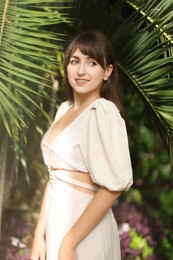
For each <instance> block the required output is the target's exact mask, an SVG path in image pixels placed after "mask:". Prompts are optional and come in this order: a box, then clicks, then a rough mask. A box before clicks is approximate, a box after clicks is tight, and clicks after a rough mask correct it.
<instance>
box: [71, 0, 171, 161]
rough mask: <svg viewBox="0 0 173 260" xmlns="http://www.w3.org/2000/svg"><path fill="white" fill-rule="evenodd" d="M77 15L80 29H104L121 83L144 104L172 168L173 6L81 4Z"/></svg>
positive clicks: (156, 0) (164, 0)
mask: <svg viewBox="0 0 173 260" xmlns="http://www.w3.org/2000/svg"><path fill="white" fill-rule="evenodd" d="M81 6H83V9H82V8H81ZM89 9H90V10H91V11H90V19H88V15H87V10H89ZM82 10H83V11H82ZM73 15H74V17H75V18H76V27H78V28H80V30H84V29H85V30H86V29H95V30H101V31H103V32H104V33H105V34H107V35H108V37H109V38H110V40H111V41H112V43H113V46H114V48H115V51H116V56H117V60H118V67H119V70H120V75H121V79H123V80H122V84H123V85H124V86H126V89H128V90H129V91H131V88H133V89H134V91H135V92H137V93H138V95H139V97H140V99H141V100H142V101H143V103H144V105H145V109H146V113H147V115H149V116H150V117H151V121H152V122H153V121H154V124H155V126H156V129H157V131H159V133H160V135H161V137H162V139H163V141H164V144H165V146H166V147H167V149H168V151H169V154H170V158H171V164H172V166H173V158H172V154H173V106H172V104H173V95H172V94H173V77H172V76H173V70H172V68H173V36H172V28H173V19H172V17H173V2H172V1H171V0H161V1H160V0H153V1H145V0H142V1H141V0H134V1H131V0H124V1H122V0H117V1H114V2H113V3H112V4H111V3H110V1H101V0H96V1H94V2H93V1H88V2H87V3H86V2H85V1H76V7H75V10H74V13H73Z"/></svg>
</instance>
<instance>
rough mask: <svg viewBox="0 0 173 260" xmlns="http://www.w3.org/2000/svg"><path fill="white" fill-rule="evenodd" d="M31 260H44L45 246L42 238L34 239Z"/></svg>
mask: <svg viewBox="0 0 173 260" xmlns="http://www.w3.org/2000/svg"><path fill="white" fill-rule="evenodd" d="M30 259H31V260H46V244H45V240H44V238H34V241H33V246H32V252H31V257H30Z"/></svg>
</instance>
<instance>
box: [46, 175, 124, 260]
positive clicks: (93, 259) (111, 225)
mask: <svg viewBox="0 0 173 260" xmlns="http://www.w3.org/2000/svg"><path fill="white" fill-rule="evenodd" d="M93 196H94V195H91V194H88V193H84V192H81V191H79V190H77V189H75V188H73V187H72V186H70V185H69V184H68V183H66V182H63V181H61V180H58V179H57V180H56V182H55V183H54V182H53V183H50V184H49V186H48V188H47V191H46V247H47V258H46V259H47V260H58V251H59V247H60V245H61V242H62V240H63V238H64V236H65V235H66V233H67V232H68V230H69V229H70V228H71V227H72V226H73V225H74V223H75V222H76V221H77V220H78V218H79V217H80V215H81V214H82V213H83V211H84V210H85V208H86V207H87V206H88V204H89V203H90V201H91V200H92V198H93ZM77 255H78V260H120V259H121V254H120V242H119V235H118V229H117V224H116V221H115V218H114V216H113V212H112V210H111V209H110V210H109V211H108V212H107V214H106V215H105V216H104V218H103V219H102V220H101V221H100V223H99V224H98V225H97V226H96V227H95V228H94V230H93V231H92V232H91V233H90V234H89V235H88V236H87V237H86V238H85V239H84V240H82V241H81V242H80V244H79V245H78V247H77Z"/></svg>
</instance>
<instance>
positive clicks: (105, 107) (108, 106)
mask: <svg viewBox="0 0 173 260" xmlns="http://www.w3.org/2000/svg"><path fill="white" fill-rule="evenodd" d="M91 109H95V110H96V111H97V113H101V114H105V115H112V114H116V115H119V116H120V112H119V110H118V108H117V107H116V105H115V104H114V103H113V102H112V101H109V100H107V99H105V98H100V99H98V100H96V101H95V102H94V103H93V105H92V106H91Z"/></svg>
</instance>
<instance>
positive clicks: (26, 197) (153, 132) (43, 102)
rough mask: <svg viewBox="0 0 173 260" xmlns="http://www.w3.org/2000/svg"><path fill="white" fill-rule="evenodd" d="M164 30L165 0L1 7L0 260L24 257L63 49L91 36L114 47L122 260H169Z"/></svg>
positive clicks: (168, 38)
mask: <svg viewBox="0 0 173 260" xmlns="http://www.w3.org/2000/svg"><path fill="white" fill-rule="evenodd" d="M172 28H173V2H172V0H148V1H147V0H134V1H131V0H105V1H102V0H92V1H91V0H88V1H84V0H73V1H72V0H67V1H58V0H56V1H50V0H47V1H44V0H18V1H16V0H1V2H0V79H1V81H0V216H1V220H2V223H1V227H2V228H1V229H2V230H1V241H0V259H2V260H12V259H16V260H18V259H20V260H26V259H29V253H30V248H31V244H32V236H33V231H34V226H35V224H36V220H37V217H38V212H39V207H40V204H41V199H42V195H43V192H44V187H45V183H46V181H47V179H48V174H47V170H46V168H45V166H44V164H43V160H42V155H41V151H40V140H41V137H42V135H43V133H44V132H45V130H46V129H47V127H48V125H49V124H50V123H51V121H52V119H53V117H54V114H55V112H56V109H57V106H58V105H59V104H60V103H61V102H62V101H63V100H65V99H66V97H65V95H64V92H63V80H62V79H63V68H62V64H63V52H64V48H65V47H66V45H67V43H68V41H69V40H70V39H71V38H72V37H73V36H74V35H76V34H77V33H78V32H81V31H84V30H93V29H94V30H99V31H102V32H104V33H105V34H106V35H107V36H108V37H109V39H110V40H111V42H112V45H113V47H114V49H115V53H116V57H117V65H118V70H119V75H120V82H121V87H122V97H123V101H124V105H125V107H126V111H127V115H128V121H129V129H130V150H131V157H132V164H133V172H134V185H133V187H132V188H131V190H130V191H128V192H124V193H123V194H122V196H121V198H120V199H119V201H118V203H116V204H115V205H114V207H113V210H114V213H115V216H116V219H117V221H118V225H119V231H120V237H121V247H122V259H124V260H128V259H134V260H140V259H146V260H155V259H156V260H159V259H160V260H164V259H169V260H172V259H173V234H172V230H173V220H172V219H173V206H172V205H173V178H172V168H173V158H172V155H173V29H172Z"/></svg>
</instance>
